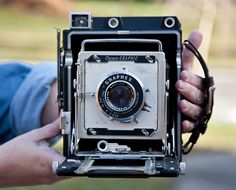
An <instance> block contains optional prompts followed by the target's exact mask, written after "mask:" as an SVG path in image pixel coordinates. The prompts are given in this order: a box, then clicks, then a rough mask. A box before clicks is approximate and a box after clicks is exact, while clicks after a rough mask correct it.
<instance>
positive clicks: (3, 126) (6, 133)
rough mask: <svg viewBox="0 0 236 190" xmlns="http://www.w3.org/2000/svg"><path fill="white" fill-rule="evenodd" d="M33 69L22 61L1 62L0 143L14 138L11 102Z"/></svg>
mask: <svg viewBox="0 0 236 190" xmlns="http://www.w3.org/2000/svg"><path fill="white" fill-rule="evenodd" d="M31 70H32V65H29V64H26V63H22V62H16V61H14V62H5V63H1V64H0V144H2V143H4V142H6V141H8V140H10V139H11V138H13V133H12V131H11V128H10V120H9V110H10V106H11V102H12V99H13V98H14V96H15V94H16V92H17V90H18V88H19V87H20V85H21V84H22V82H23V81H24V80H25V78H26V76H27V75H28V74H29V73H30V72H31Z"/></svg>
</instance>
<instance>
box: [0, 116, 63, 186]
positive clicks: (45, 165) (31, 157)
mask: <svg viewBox="0 0 236 190" xmlns="http://www.w3.org/2000/svg"><path fill="white" fill-rule="evenodd" d="M59 133H60V128H59V120H56V121H55V122H53V123H51V124H48V125H46V126H44V127H41V128H39V129H34V130H32V131H30V132H28V133H25V134H23V135H20V136H18V137H16V138H14V139H12V140H10V141H8V142H6V143H5V144H3V145H1V146H0V187H3V186H26V185H39V184H52V183H55V182H56V181H59V180H63V179H67V177H61V176H57V175H56V174H53V172H52V162H53V161H58V162H59V163H62V162H63V161H64V160H65V159H66V158H65V157H64V156H62V155H61V154H59V153H57V152H56V151H55V150H53V149H52V148H50V146H49V143H48V141H49V140H50V139H52V138H54V137H55V136H57V135H58V134H59Z"/></svg>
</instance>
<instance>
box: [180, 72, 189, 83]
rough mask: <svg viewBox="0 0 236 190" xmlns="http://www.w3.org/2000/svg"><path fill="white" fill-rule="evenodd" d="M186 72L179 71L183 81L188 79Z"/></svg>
mask: <svg viewBox="0 0 236 190" xmlns="http://www.w3.org/2000/svg"><path fill="white" fill-rule="evenodd" d="M188 76H189V75H188V72H187V71H182V73H181V76H180V77H181V79H182V80H184V81H187V80H188Z"/></svg>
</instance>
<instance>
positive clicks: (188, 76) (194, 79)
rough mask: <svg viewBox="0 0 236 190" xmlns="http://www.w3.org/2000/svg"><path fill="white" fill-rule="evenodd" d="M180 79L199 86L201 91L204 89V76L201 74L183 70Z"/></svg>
mask: <svg viewBox="0 0 236 190" xmlns="http://www.w3.org/2000/svg"><path fill="white" fill-rule="evenodd" d="M180 79H181V80H183V81H185V82H187V83H189V84H191V85H193V86H195V87H196V88H198V89H199V90H201V91H203V90H204V85H203V78H202V77H200V76H197V75H194V74H193V73H191V72H188V71H186V70H183V71H182V72H181V74H180Z"/></svg>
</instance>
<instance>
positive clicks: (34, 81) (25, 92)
mask: <svg viewBox="0 0 236 190" xmlns="http://www.w3.org/2000/svg"><path fill="white" fill-rule="evenodd" d="M56 74H57V72H56V64H55V63H52V62H44V63H41V64H38V65H36V66H35V67H33V69H32V70H31V72H30V73H29V74H28V75H27V76H26V78H25V79H24V81H23V82H22V84H21V85H20V87H19V88H18V90H17V92H16V94H15V96H14V98H13V100H12V102H11V105H10V114H9V119H10V127H11V130H12V132H13V134H14V136H17V135H20V134H22V133H25V132H27V131H30V130H32V129H35V128H39V127H40V116H41V111H42V109H43V106H44V104H45V102H46V100H47V98H48V96H49V93H50V90H51V88H50V87H51V84H52V82H53V81H54V80H55V79H56Z"/></svg>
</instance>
